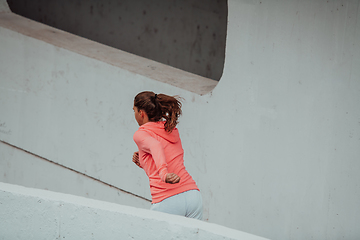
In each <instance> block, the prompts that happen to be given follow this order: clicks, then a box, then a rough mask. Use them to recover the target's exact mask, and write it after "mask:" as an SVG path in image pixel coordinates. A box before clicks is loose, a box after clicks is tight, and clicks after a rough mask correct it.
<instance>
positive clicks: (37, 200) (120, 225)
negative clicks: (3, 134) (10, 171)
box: [0, 183, 265, 240]
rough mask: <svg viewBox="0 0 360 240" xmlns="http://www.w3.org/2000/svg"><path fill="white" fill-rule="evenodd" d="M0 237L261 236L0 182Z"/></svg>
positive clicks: (78, 239)
mask: <svg viewBox="0 0 360 240" xmlns="http://www.w3.org/2000/svg"><path fill="white" fill-rule="evenodd" d="M0 211H1V215H0V221H1V225H0V239H14V240H18V239H76V240H81V239H198V240H201V239H204V240H205V239H206V240H209V239H225V240H230V239H241V240H265V238H261V237H257V236H254V235H251V234H247V233H243V232H240V231H236V230H233V229H229V228H226V227H222V226H219V225H216V224H210V223H205V222H203V221H199V220H195V219H187V218H185V217H180V216H175V215H169V214H164V213H160V212H152V211H150V210H144V209H138V208H133V207H127V206H122V205H117V204H113V203H108V202H102V201H96V200H92V199H87V198H81V197H75V196H72V195H67V194H59V193H55V192H50V191H44V190H38V189H31V188H24V187H20V186H16V185H10V184H5V183H0Z"/></svg>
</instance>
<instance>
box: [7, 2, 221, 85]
mask: <svg viewBox="0 0 360 240" xmlns="http://www.w3.org/2000/svg"><path fill="white" fill-rule="evenodd" d="M8 3H9V6H10V8H11V10H12V11H13V12H14V13H17V14H19V15H21V16H24V17H27V18H30V19H33V20H35V21H39V22H42V23H45V24H47V25H49V26H52V27H55V28H59V29H62V30H64V31H68V32H70V33H73V34H76V35H79V36H82V37H85V38H88V39H91V40H94V41H97V42H99V43H103V44H107V45H109V46H112V47H115V48H118V49H121V50H123V51H127V52H130V53H133V54H137V55H139V56H143V57H146V58H149V59H152V60H155V61H158V62H161V63H164V64H168V65H170V66H173V67H176V68H180V69H183V70H185V71H189V72H191V73H195V74H199V75H201V76H204V77H208V78H211V79H214V80H219V79H220V77H221V75H222V71H223V67H224V58H225V41H226V26H227V21H226V20H227V0H211V1H206V4H204V3H203V2H201V1H198V0H182V1H177V0H152V1H148V0H136V1H134V0H122V1H117V0H111V1H110V0H109V1H101V2H99V1H97V0H92V1H89V0H88V1H82V0H77V1H74V0H66V1H65V0H62V1H57V0H47V1H43V0H8Z"/></svg>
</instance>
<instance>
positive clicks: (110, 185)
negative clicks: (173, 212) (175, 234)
mask: <svg viewBox="0 0 360 240" xmlns="http://www.w3.org/2000/svg"><path fill="white" fill-rule="evenodd" d="M0 142H1V143H3V144H6V145H8V146H10V147H13V148H15V149H17V150H20V151H22V152H25V153H27V154H31V155H33V156H34V157H37V158H40V159H42V160H44V161H47V162H49V163H52V164H55V165H57V166H60V167H62V168H65V169H67V170H70V171H73V172H75V173H77V174H80V175H83V176H85V177H87V178H90V179H92V180H94V181H97V182H100V183H102V184H105V185H107V186H109V187H112V188H115V189H116V190H119V191H121V192H124V193H127V194H130V195H133V196H134V197H137V198H140V199H143V200H145V201H148V202H151V200H150V199H147V198H145V197H142V196H139V195H137V194H135V193H132V192H129V191H126V190H124V189H121V188H118V187H116V186H114V185H112V184H110V183H106V182H104V181H101V180H100V179H97V178H94V177H92V176H90V175H87V174H85V173H82V172H80V171H77V170H75V169H72V168H69V167H67V166H65V165H62V164H60V163H57V162H54V161H52V160H50V159H47V158H45V157H42V156H40V155H37V154H35V153H32V152H29V151H27V150H25V149H23V148H20V147H17V146H15V145H12V144H11V143H8V142H5V141H2V140H0Z"/></svg>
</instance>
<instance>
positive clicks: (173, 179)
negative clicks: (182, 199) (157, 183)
mask: <svg viewBox="0 0 360 240" xmlns="http://www.w3.org/2000/svg"><path fill="white" fill-rule="evenodd" d="M179 181H180V177H179V176H178V175H176V174H175V173H168V174H166V179H165V182H166V183H171V184H174V183H178V182H179Z"/></svg>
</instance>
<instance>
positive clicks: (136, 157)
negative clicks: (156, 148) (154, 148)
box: [132, 152, 141, 168]
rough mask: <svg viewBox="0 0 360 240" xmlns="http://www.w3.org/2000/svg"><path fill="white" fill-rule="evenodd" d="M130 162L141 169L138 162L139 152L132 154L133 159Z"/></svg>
mask: <svg viewBox="0 0 360 240" xmlns="http://www.w3.org/2000/svg"><path fill="white" fill-rule="evenodd" d="M132 161H133V162H134V163H135V164H136V165H137V166H138V167H140V168H141V166H140V161H139V152H134V154H133V157H132Z"/></svg>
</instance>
